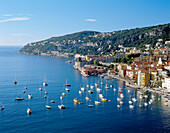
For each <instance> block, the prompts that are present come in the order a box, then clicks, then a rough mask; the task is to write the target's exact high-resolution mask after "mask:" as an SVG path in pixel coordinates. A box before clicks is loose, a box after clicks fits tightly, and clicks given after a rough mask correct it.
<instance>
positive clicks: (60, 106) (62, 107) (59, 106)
mask: <svg viewBox="0 0 170 133" xmlns="http://www.w3.org/2000/svg"><path fill="white" fill-rule="evenodd" d="M58 108H59V109H65V108H66V107H65V105H63V104H61V105H58Z"/></svg>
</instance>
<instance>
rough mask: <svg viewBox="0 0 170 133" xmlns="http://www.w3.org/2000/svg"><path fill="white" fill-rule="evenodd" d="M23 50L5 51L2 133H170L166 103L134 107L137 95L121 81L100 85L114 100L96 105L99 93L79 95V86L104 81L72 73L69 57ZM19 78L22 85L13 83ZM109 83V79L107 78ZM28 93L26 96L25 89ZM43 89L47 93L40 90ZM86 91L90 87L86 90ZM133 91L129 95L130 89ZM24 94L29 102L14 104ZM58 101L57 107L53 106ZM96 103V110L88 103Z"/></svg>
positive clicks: (0, 52)
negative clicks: (67, 86)
mask: <svg viewBox="0 0 170 133" xmlns="http://www.w3.org/2000/svg"><path fill="white" fill-rule="evenodd" d="M19 49H20V47H0V104H3V105H4V106H5V109H4V110H0V132H3V133H4V132H15V133H16V132H18V133H25V132H30V133H31V132H73V133H74V132H79V133H82V132H116V133H119V132H135V133H137V132H169V131H170V124H169V123H170V107H165V106H163V105H162V102H163V101H158V100H157V98H158V96H157V95H155V96H156V101H155V102H153V104H152V105H149V106H148V107H143V108H139V106H138V105H139V103H143V102H144V100H141V101H140V100H138V101H137V102H136V103H134V106H135V107H134V108H133V109H130V108H129V104H128V101H129V100H130V99H131V98H133V97H136V98H137V97H138V92H137V91H135V90H134V89H130V88H127V87H126V86H125V84H124V82H122V81H118V80H115V79H114V80H108V81H107V84H108V85H111V84H112V85H113V88H116V91H115V92H114V91H113V88H110V89H108V90H106V89H105V88H104V85H103V86H101V85H99V87H100V88H102V92H101V93H104V95H105V97H106V98H107V99H109V100H112V102H102V103H101V105H97V106H95V105H94V100H96V99H98V97H97V94H98V93H97V92H96V90H95V89H94V90H93V91H94V94H87V93H86V91H85V92H84V93H83V95H84V96H80V95H79V93H78V91H79V90H80V87H83V86H84V87H86V85H87V84H89V85H93V86H94V83H95V82H96V83H99V84H100V82H101V79H100V78H99V77H89V78H85V77H82V76H81V75H80V73H79V72H78V71H76V70H74V69H72V65H73V64H67V63H65V61H67V60H68V59H65V58H50V57H40V56H31V55H24V54H19V53H17V51H18V50H19ZM15 73H16V78H17V81H18V84H17V85H14V84H13V81H14V79H15ZM45 74H46V76H47V82H48V84H49V85H48V86H47V87H46V88H44V87H43V86H42V82H43V80H44V76H45ZM66 79H67V81H68V83H70V84H71V85H72V86H71V87H70V92H66V96H64V99H63V101H62V102H61V100H60V96H61V93H62V92H64V91H65V88H64V86H63V85H64V84H65V82H66ZM102 82H104V84H106V81H105V80H104V79H102ZM25 86H27V87H28V89H27V90H26V93H25V94H23V93H22V92H23V90H25V89H24V87H25ZM119 86H120V87H122V88H123V94H124V95H125V97H124V98H123V102H124V105H123V106H122V107H121V108H117V104H118V102H117V100H116V99H117V96H118V95H119V94H118V87H119ZM39 87H42V88H43V91H39V89H38V88H39ZM86 88H87V87H86ZM128 89H130V93H128V92H127V90H128ZM45 90H46V91H47V92H48V94H47V97H48V101H47V99H45V98H44V92H45ZM28 94H32V95H33V99H30V100H29V99H28ZM17 95H18V96H22V97H24V98H25V100H24V101H15V100H14V98H15V97H16V96H17ZM85 96H89V97H90V98H91V99H92V101H91V102H87V101H86V100H85ZM76 97H77V99H78V100H79V101H81V102H84V104H82V105H75V104H74V103H73V99H74V98H76ZM50 100H55V103H50ZM47 102H48V104H49V105H50V106H51V107H52V109H51V110H48V109H46V108H45V105H46V103H47ZM61 103H63V104H64V105H65V106H66V107H67V108H66V109H65V110H59V109H58V107H57V106H58V105H59V104H61ZM89 104H93V105H94V107H93V108H89V107H88V105H89ZM27 107H29V108H30V109H31V110H32V114H31V115H27V113H26V109H27Z"/></svg>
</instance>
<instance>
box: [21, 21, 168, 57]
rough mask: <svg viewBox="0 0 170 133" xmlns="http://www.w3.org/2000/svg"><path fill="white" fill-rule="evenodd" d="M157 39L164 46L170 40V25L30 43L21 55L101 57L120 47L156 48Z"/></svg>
mask: <svg viewBox="0 0 170 133" xmlns="http://www.w3.org/2000/svg"><path fill="white" fill-rule="evenodd" d="M157 39H163V41H162V43H164V42H165V41H167V40H170V23H168V24H164V25H157V26H151V27H144V28H135V29H127V30H120V31H114V32H104V33H101V32H96V31H82V32H77V33H73V34H68V35H64V36H59V37H52V38H49V39H46V40H43V41H39V42H33V43H29V44H27V45H26V46H24V47H23V48H22V49H21V50H20V52H21V53H28V54H40V53H50V52H51V51H58V52H60V53H74V54H76V53H80V54H101V53H110V52H113V51H115V50H118V49H119V47H118V46H119V45H123V46H124V47H137V48H138V49H144V48H145V46H144V44H151V45H152V46H153V47H154V45H155V44H156V42H157Z"/></svg>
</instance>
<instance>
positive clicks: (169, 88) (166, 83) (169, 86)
mask: <svg viewBox="0 0 170 133" xmlns="http://www.w3.org/2000/svg"><path fill="white" fill-rule="evenodd" d="M162 88H166V89H167V91H168V92H170V77H166V78H165V80H164V82H163V83H162Z"/></svg>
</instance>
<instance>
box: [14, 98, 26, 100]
mask: <svg viewBox="0 0 170 133" xmlns="http://www.w3.org/2000/svg"><path fill="white" fill-rule="evenodd" d="M24 99H25V98H23V97H17V98H15V100H24Z"/></svg>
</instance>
